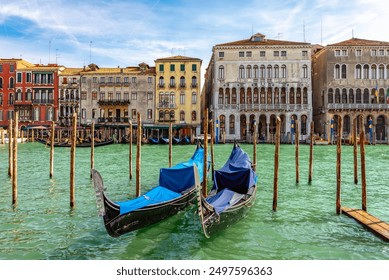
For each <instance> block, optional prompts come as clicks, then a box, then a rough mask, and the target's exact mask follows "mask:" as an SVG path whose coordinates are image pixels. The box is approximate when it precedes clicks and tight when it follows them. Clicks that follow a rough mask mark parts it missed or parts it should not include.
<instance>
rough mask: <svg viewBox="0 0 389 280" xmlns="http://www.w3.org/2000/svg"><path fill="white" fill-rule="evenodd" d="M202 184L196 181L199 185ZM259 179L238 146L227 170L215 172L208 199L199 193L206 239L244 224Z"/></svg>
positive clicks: (235, 147)
mask: <svg viewBox="0 0 389 280" xmlns="http://www.w3.org/2000/svg"><path fill="white" fill-rule="evenodd" d="M200 182H201V181H200V180H199V179H198V178H196V185H197V186H198V188H201V187H200V184H199V183H200ZM256 184H257V175H256V174H255V172H254V170H253V168H252V163H251V161H250V158H249V156H248V155H247V153H245V152H244V151H243V150H242V149H241V148H240V147H239V145H238V144H234V147H233V150H232V152H231V155H230V157H229V159H228V160H227V162H226V163H225V164H224V166H223V167H222V168H221V169H219V170H216V171H215V172H214V186H213V188H212V189H211V191H210V192H209V194H208V196H207V197H206V198H205V197H204V196H203V195H202V192H201V190H199V191H198V194H197V198H198V214H199V216H200V222H201V225H202V229H203V232H204V235H205V236H206V237H207V238H209V237H210V236H211V235H212V234H214V233H216V232H218V231H220V230H222V229H224V228H226V227H228V226H230V225H232V224H234V223H236V222H238V221H239V220H241V219H242V218H243V217H244V216H245V214H246V213H247V211H248V210H249V209H250V207H251V206H252V205H253V204H254V201H255V197H256V193H257V186H256Z"/></svg>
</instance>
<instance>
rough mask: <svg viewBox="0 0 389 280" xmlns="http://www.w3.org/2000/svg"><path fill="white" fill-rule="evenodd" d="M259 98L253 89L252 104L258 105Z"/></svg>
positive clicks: (255, 89) (256, 90)
mask: <svg viewBox="0 0 389 280" xmlns="http://www.w3.org/2000/svg"><path fill="white" fill-rule="evenodd" d="M258 98H259V96H258V88H257V87H255V88H254V96H253V103H254V104H258V100H259V99H258Z"/></svg>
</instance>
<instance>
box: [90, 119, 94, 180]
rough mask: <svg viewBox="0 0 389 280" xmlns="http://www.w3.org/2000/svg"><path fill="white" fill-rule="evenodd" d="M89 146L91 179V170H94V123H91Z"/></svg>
mask: <svg viewBox="0 0 389 280" xmlns="http://www.w3.org/2000/svg"><path fill="white" fill-rule="evenodd" d="M90 141H91V146H90V177H91V179H92V169H94V168H95V122H94V121H92V127H91V138H90Z"/></svg>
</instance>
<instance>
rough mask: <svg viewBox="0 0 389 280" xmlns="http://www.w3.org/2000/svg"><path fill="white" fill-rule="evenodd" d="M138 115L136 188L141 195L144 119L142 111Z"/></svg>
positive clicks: (137, 194) (136, 192)
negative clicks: (141, 114)
mask: <svg viewBox="0 0 389 280" xmlns="http://www.w3.org/2000/svg"><path fill="white" fill-rule="evenodd" d="M137 117H138V130H137V137H136V174H135V176H136V178H135V179H136V188H135V195H136V197H138V196H140V193H141V189H140V170H141V166H140V164H141V147H142V119H141V116H140V113H139V112H138V113H137Z"/></svg>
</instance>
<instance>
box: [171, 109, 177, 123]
mask: <svg viewBox="0 0 389 280" xmlns="http://www.w3.org/2000/svg"><path fill="white" fill-rule="evenodd" d="M170 120H171V121H174V120H176V116H175V112H174V110H170Z"/></svg>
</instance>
